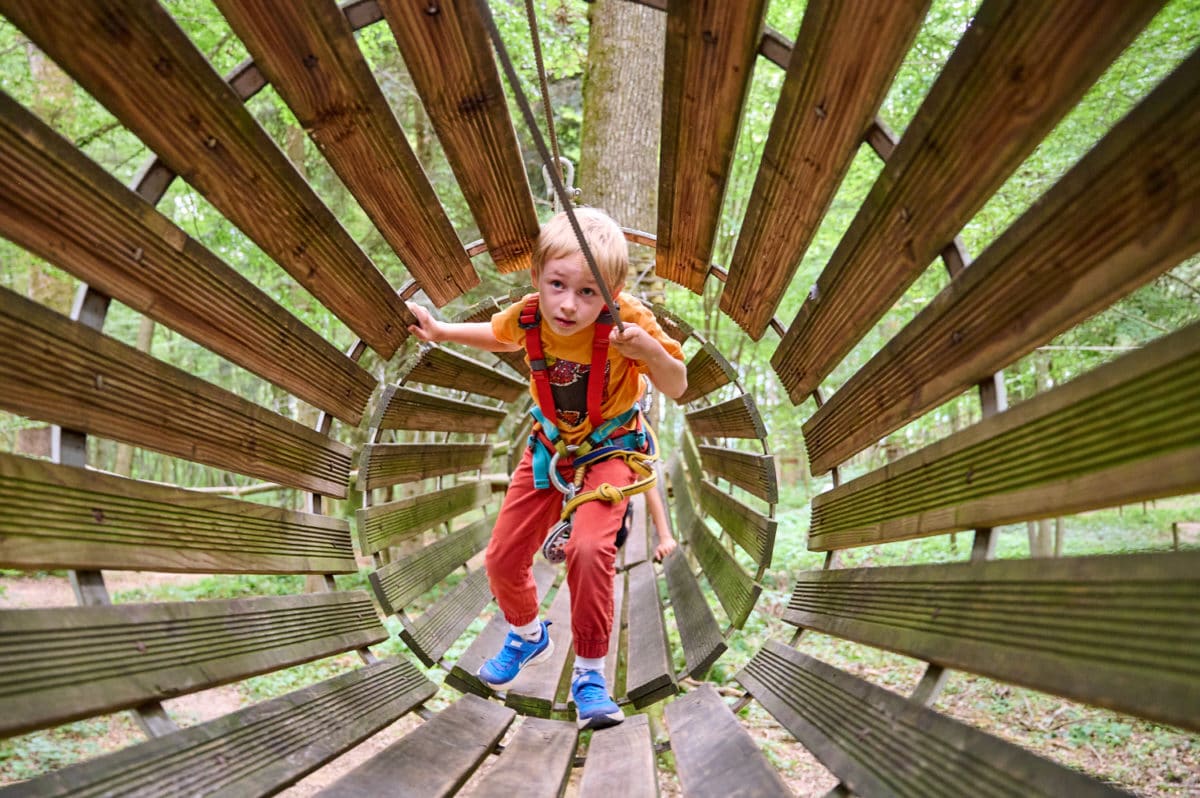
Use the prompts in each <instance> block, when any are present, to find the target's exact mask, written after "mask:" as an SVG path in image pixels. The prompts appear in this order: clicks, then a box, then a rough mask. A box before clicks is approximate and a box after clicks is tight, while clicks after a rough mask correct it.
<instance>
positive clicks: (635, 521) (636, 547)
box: [619, 488, 654, 568]
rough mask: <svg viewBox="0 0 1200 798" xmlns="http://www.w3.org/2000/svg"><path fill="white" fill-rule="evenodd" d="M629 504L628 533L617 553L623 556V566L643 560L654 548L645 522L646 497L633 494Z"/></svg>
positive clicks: (648, 557) (646, 558)
mask: <svg viewBox="0 0 1200 798" xmlns="http://www.w3.org/2000/svg"><path fill="white" fill-rule="evenodd" d="M651 490H653V488H651ZM629 505H630V506H631V507H632V508H633V513H632V515H631V517H630V523H629V535H628V537H627V538H626V539H625V545H624V546H623V547H622V549H621V552H620V553H619V554H620V555H621V556H623V558H624V560H623V565H624V567H625V568H630V567H632V566H634V565H637V564H638V563H640V562H645V561H646V560H648V559H650V557H651V556H652V555H653V553H654V549H653V547H651V545H650V536H649V533H650V529H649V526H648V524H647V523H646V520H647V514H646V497H645V496H643V495H640V494H639V495H637V496H633V497H631V498H630V499H629Z"/></svg>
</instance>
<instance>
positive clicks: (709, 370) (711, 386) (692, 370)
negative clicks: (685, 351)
mask: <svg viewBox="0 0 1200 798" xmlns="http://www.w3.org/2000/svg"><path fill="white" fill-rule="evenodd" d="M736 378H737V374H736V373H735V372H734V370H733V366H731V365H729V361H727V360H726V359H725V356H724V355H722V354H721V353H720V351H719V350H718V349H717V348H716V347H715V346H713V345H712V344H710V343H709V342H708V341H705V342H704V343H703V344H702V345H701V346H700V349H699V351H697V352H696V354H695V355H694V356H693V357H692V359H691V360H689V361H688V364H687V390H686V391H684V392H683V395H682V396H680V397H679V398H678V399H676V400H675V403H676V404H679V405H686V404H688V403H689V402H694V401H696V400H697V399H699V398H700V397H702V396H708V395H709V394H710V393H712V392H713V391H715V390H717V389H718V388H720V387H722V386H725V385H728V384H729V383H731V382H733V381H734V380H735V379H736Z"/></svg>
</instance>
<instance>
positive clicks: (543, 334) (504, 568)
mask: <svg viewBox="0 0 1200 798" xmlns="http://www.w3.org/2000/svg"><path fill="white" fill-rule="evenodd" d="M575 216H576V218H577V219H578V222H579V225H580V228H581V229H582V230H583V233H584V236H585V237H586V239H587V242H588V247H589V249H590V250H591V252H592V255H593V258H594V260H595V262H596V265H597V268H598V270H599V272H600V274H601V276H602V277H603V278H604V282H605V283H606V285H607V286H608V288H609V290H610V292H611V293H612V295H613V296H615V297H617V303H618V304H619V305H620V314H621V321H622V322H623V323H624V327H625V329H624V332H620V331H619V330H618V329H617V328H616V327H615V326H613V327H612V330H611V333H610V335H609V336H608V341H607V343H606V342H605V341H604V340H602V336H598V335H596V333H597V332H601V331H602V327H598V323H599V324H600V325H605V324H606V321H607V319H606V314H607V308H606V307H605V303H604V299H603V297H602V295H601V293H600V288H599V286H598V285H597V283H596V280H595V278H594V277H593V276H592V273H591V270H590V269H589V268H588V265H587V261H586V260H585V259H584V256H583V252H582V250H581V249H580V246H579V243H578V241H577V240H576V238H575V234H574V232H573V231H572V229H571V226H570V223H569V221H568V219H567V217H566V215H565V213H560V214H557V215H556V216H554V217H553V218H551V219H550V221H548V222H547V223H546V224H545V225H544V226H543V227H542V230H541V233H540V235H539V236H538V240H537V244H536V246H535V248H534V253H533V265H532V270H531V277H532V280H533V285H534V288H535V289H536V290H537V293H536V294H530V295H528V296H527V297H526V298H525V300H523V301H522V302H518V303H516V304H514V305H513V306H512V307H510V308H508V309H506V310H504V311H501V312H500V313H497V314H496V315H495V316H493V317H492V320H491V321H490V322H483V323H476V324H470V323H468V324H448V323H443V322H439V321H437V320H435V319H434V318H433V317H432V316H431V315H430V314H429V313H428V312H427V311H426V310H425V309H424V308H421V307H420V306H418V305H414V304H410V305H409V308H410V309H411V310H412V312H413V314H414V315H415V316H416V318H417V322H418V325H417V326H412V327H410V328H409V329H410V331H411V332H412V333H413V334H414V335H416V336H417V337H418V338H420V339H421V340H423V341H435V342H436V341H453V342H457V343H460V344H466V345H469V346H474V347H477V348H479V349H485V350H488V351H517V350H519V349H522V348H529V347H528V346H527V344H528V345H529V346H532V347H533V348H534V350H535V354H534V355H533V356H530V355H529V354H527V355H526V357H527V358H532V362H531V367H533V370H534V377H533V380H532V381H531V385H530V392H531V394H532V395H533V398H534V401H535V402H536V403H537V404H538V407H539V409H540V410H541V412H542V415H543V418H544V419H545V421H546V423H547V424H550V425H553V426H554V427H555V428H556V430H557V434H558V436H561V438H562V440H563V441H565V443H566V444H568V445H575V444H579V443H581V442H583V441H584V440H585V439H586V438H587V436H588V435H589V434H590V433H592V431H593V430H594V429H596V428H599V427H602V426H611V423H612V422H613V420H614V419H620V418H625V417H626V416H629V415H631V416H632V417H633V418H632V419H631V420H629V421H625V422H622V423H623V424H631V425H636V423H637V422H636V415H637V414H636V410H635V409H634V408H635V405H636V403H637V400H638V399H639V398H640V396H641V394H642V383H641V375H642V374H645V375H646V376H647V377H649V378H650V380H651V382H653V383H654V385H655V386H657V387H658V389H659V390H660V391H662V392H663V393H664V394H666V395H667V396H670V397H677V396H680V395H682V394H683V392H684V390H686V388H687V371H686V368H685V366H684V364H683V352H682V350H681V349H680V347H679V344H678V343H676V342H675V341H674V340H673V339H671V338H670V337H668V336H667V335H666V334H665V333H664V332H663V331H662V328H661V327H659V325H658V323H657V322H656V321H655V318H654V314H653V313H651V312H650V311H649V310H648V309H647V308H646V307H645V306H644V305H642V304H641V302H639V301H638V300H637V299H635V298H634V297H632V296H629V295H628V294H624V293H621V291H622V289H623V288H624V286H625V279H626V277H627V275H628V270H629V250H628V245H627V244H626V243H625V237H624V235H623V234H622V232H621V228H620V227H619V226H618V225H617V224H616V222H614V221H613V220H612V219H610V218H609V217H608V216H607V215H605V214H604V213H603V212H601V211H598V210H596V209H593V208H579V209H576V210H575ZM535 297H536V303H534V301H533V300H534V298H535ZM539 344H540V345H539ZM537 349H541V350H542V353H541V357H540V358H539V357H538V356H537V354H536V350H537ZM601 358H603V362H602V363H601ZM539 371H540V372H541V376H539V374H538V372H539ZM547 378H548V387H547V386H546V382H547ZM539 381H540V382H541V384H540V385H539ZM589 386H590V390H589ZM547 394H549V395H547ZM546 405H550V406H549V407H547V406H546ZM631 410H632V411H633V412H632V413H631V412H630V411H631ZM542 432H543V433H546V434H548V435H550V436H551V437H553V435H554V432H555V430H553V429H552V430H545V429H543V430H542ZM629 432H631V429H630V428H629V427H627V426H618V427H617V428H616V429H615V430H614V432H613V435H612V436H608V435H606V436H605V439H606V441H607V440H609V439H610V438H613V439H617V438H620V437H621V436H622V435H623V434H625V433H629ZM539 445H540V444H535V445H533V446H531V447H530V448H529V449H527V450H526V451H525V454H524V456H523V457H522V459H521V463H520V465H518V466H517V470H516V471H515V472H514V473H513V476H512V481H511V482H510V484H509V488H508V493H507V494H506V495H505V497H504V503H503V505H502V506H501V508H500V515H499V517H498V518H497V519H496V527H495V529H494V530H493V532H492V539H491V541H490V542H489V544H488V549H487V555H486V567H487V574H488V581H489V583H490V585H491V588H492V595H493V596H495V597H496V602H497V604H499V606H500V610H501V611H502V612H503V613H504V617H505V619H506V620H508V622H509V624H510V625H511V627H512V629H511V631H510V632H509V633H508V637H507V639H506V640H505V642H504V645H503V647H502V648H501V650H500V651H499V652H498V653H497V654H496V656H494V657H492V658H491V659H489V660H488V661H487V662H485V663H484V664H483V666H482V667H481V668H480V670H479V678H480V680H482V681H483V682H484V683H486V684H488V685H489V686H491V687H492V688H494V689H503V688H505V687H508V686H509V685H510V684H512V682H513V680H515V679H516V678H517V674H518V673H520V671H521V669H522V668H523V667H525V666H526V665H532V664H534V663H537V662H541V661H543V660H545V659H546V658H548V657H549V656H550V653H551V651H552V649H553V646H552V643H551V641H550V636H549V634H548V632H547V624H546V622H544V621H539V620H538V617H537V610H538V601H537V589H536V587H535V585H534V581H533V573H532V564H533V557H534V554H535V553H536V552H537V551H538V550H539V549H540V548H541V544H542V541H543V539H544V538H545V537H546V534H547V532H548V531H549V530H550V528H551V527H553V526H554V525H555V524H556V523H557V522H558V520H559V513H560V511H561V509H562V494H561V493H559V491H558V490H557V489H556V488H555V487H554V486H553V485H550V484H549V482H548V468H547V463H548V454H547V452H545V451H542V452H537V451H536V450H537V448H538V446H539ZM535 455H536V456H535ZM570 459H571V458H570V456H569V455H568V456H565V457H561V458H560V462H559V464H558V466H559V474H560V475H561V476H562V477H563V480H564V481H566V482H571V480H572V478H573V476H574V469H573V468H572V467H571V465H570V462H569V461H570ZM634 481H635V477H634V473H633V471H632V470H631V469H630V468H629V466H628V465H626V464H625V462H624V460H622V459H621V458H613V459H607V460H601V461H599V462H595V463H593V464H591V465H589V466H588V467H587V469H586V471H585V472H584V480H583V485H582V486H581V488H580V490H581V492H583V491H589V490H593V489H595V488H596V487H598V486H599V485H600V484H602V483H604V482H608V483H610V484H612V485H615V486H618V487H622V486H626V485H629V484H631V483H632V482H634ZM627 504H628V499H622V500H621V501H618V502H615V503H612V504H610V503H609V502H607V501H601V500H597V501H588V502H585V503H583V504H581V505H580V506H579V507H578V508H577V509H576V511H575V516H574V527H573V532H572V533H571V537H570V541H569V542H568V544H567V546H566V554H567V585H568V587H569V589H570V595H571V631H572V632H573V635H574V644H575V655H576V656H575V672H574V676H573V679H572V682H571V696H572V698H573V699H574V701H575V706H576V711H577V713H578V716H579V727H580V728H581V729H588V728H592V729H596V728H603V727H605V726H611V725H614V724H616V723H620V722H621V721H622V720H624V717H625V716H624V713H623V712H622V711H621V709H620V707H618V706H617V704H616V702H614V701H613V700H612V697H611V695H610V694H609V691H608V685H607V684H606V683H605V680H604V676H603V668H604V657H605V655H606V654H607V652H608V644H609V640H608V638H609V632H610V630H611V628H612V616H613V596H612V588H613V575H614V567H613V564H614V560H615V557H616V545H615V539H616V534H617V529H618V528H619V527H620V526H621V520H622V517H623V516H624V513H625V507H626V505H627Z"/></svg>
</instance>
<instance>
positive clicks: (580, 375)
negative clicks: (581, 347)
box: [546, 356, 610, 427]
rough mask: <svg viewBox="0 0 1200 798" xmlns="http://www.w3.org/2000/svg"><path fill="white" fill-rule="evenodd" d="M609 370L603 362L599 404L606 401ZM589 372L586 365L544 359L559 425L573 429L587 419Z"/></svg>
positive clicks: (549, 358) (607, 364)
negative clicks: (601, 390)
mask: <svg viewBox="0 0 1200 798" xmlns="http://www.w3.org/2000/svg"><path fill="white" fill-rule="evenodd" d="M609 368H610V364H609V363H608V362H607V361H605V363H604V395H603V397H602V398H601V400H600V401H601V403H603V402H604V400H606V399H608V375H609ZM591 370H592V367H591V366H590V365H588V364H587V363H576V362H575V361H573V360H564V359H563V358H557V359H554V358H552V357H550V356H547V357H546V373H547V374H548V375H549V377H550V391H551V393H552V394H553V395H554V409H555V410H556V411H558V420H559V422H560V423H562V424H564V425H567V426H571V427H574V426H577V425H579V424H582V423H583V422H584V420H585V419H586V418H587V384H588V372H590V371H591Z"/></svg>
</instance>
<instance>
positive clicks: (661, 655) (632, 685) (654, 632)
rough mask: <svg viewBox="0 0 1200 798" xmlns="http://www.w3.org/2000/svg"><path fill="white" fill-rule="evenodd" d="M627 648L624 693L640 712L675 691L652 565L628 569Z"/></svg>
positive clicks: (645, 563) (665, 629)
mask: <svg viewBox="0 0 1200 798" xmlns="http://www.w3.org/2000/svg"><path fill="white" fill-rule="evenodd" d="M628 600H629V645H628V647H627V651H626V656H627V658H628V659H627V662H626V664H625V692H626V694H627V695H628V696H629V700H630V701H631V702H632V703H633V705H634V706H635V707H637V708H638V709H641V708H642V707H645V706H649V705H650V704H653V703H655V702H657V701H661V700H662V699H664V698H666V697H667V696H670V695H675V693H677V692H678V687H676V685H675V669H674V668H673V667H672V665H671V649H670V647H669V646H668V644H667V628H666V624H665V623H664V622H663V615H662V603H661V602H660V601H659V598H658V577H657V575H656V574H655V573H654V564H653V563H650V562H643V563H641V564H640V565H635V566H633V567H632V568H630V569H629V596H628Z"/></svg>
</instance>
